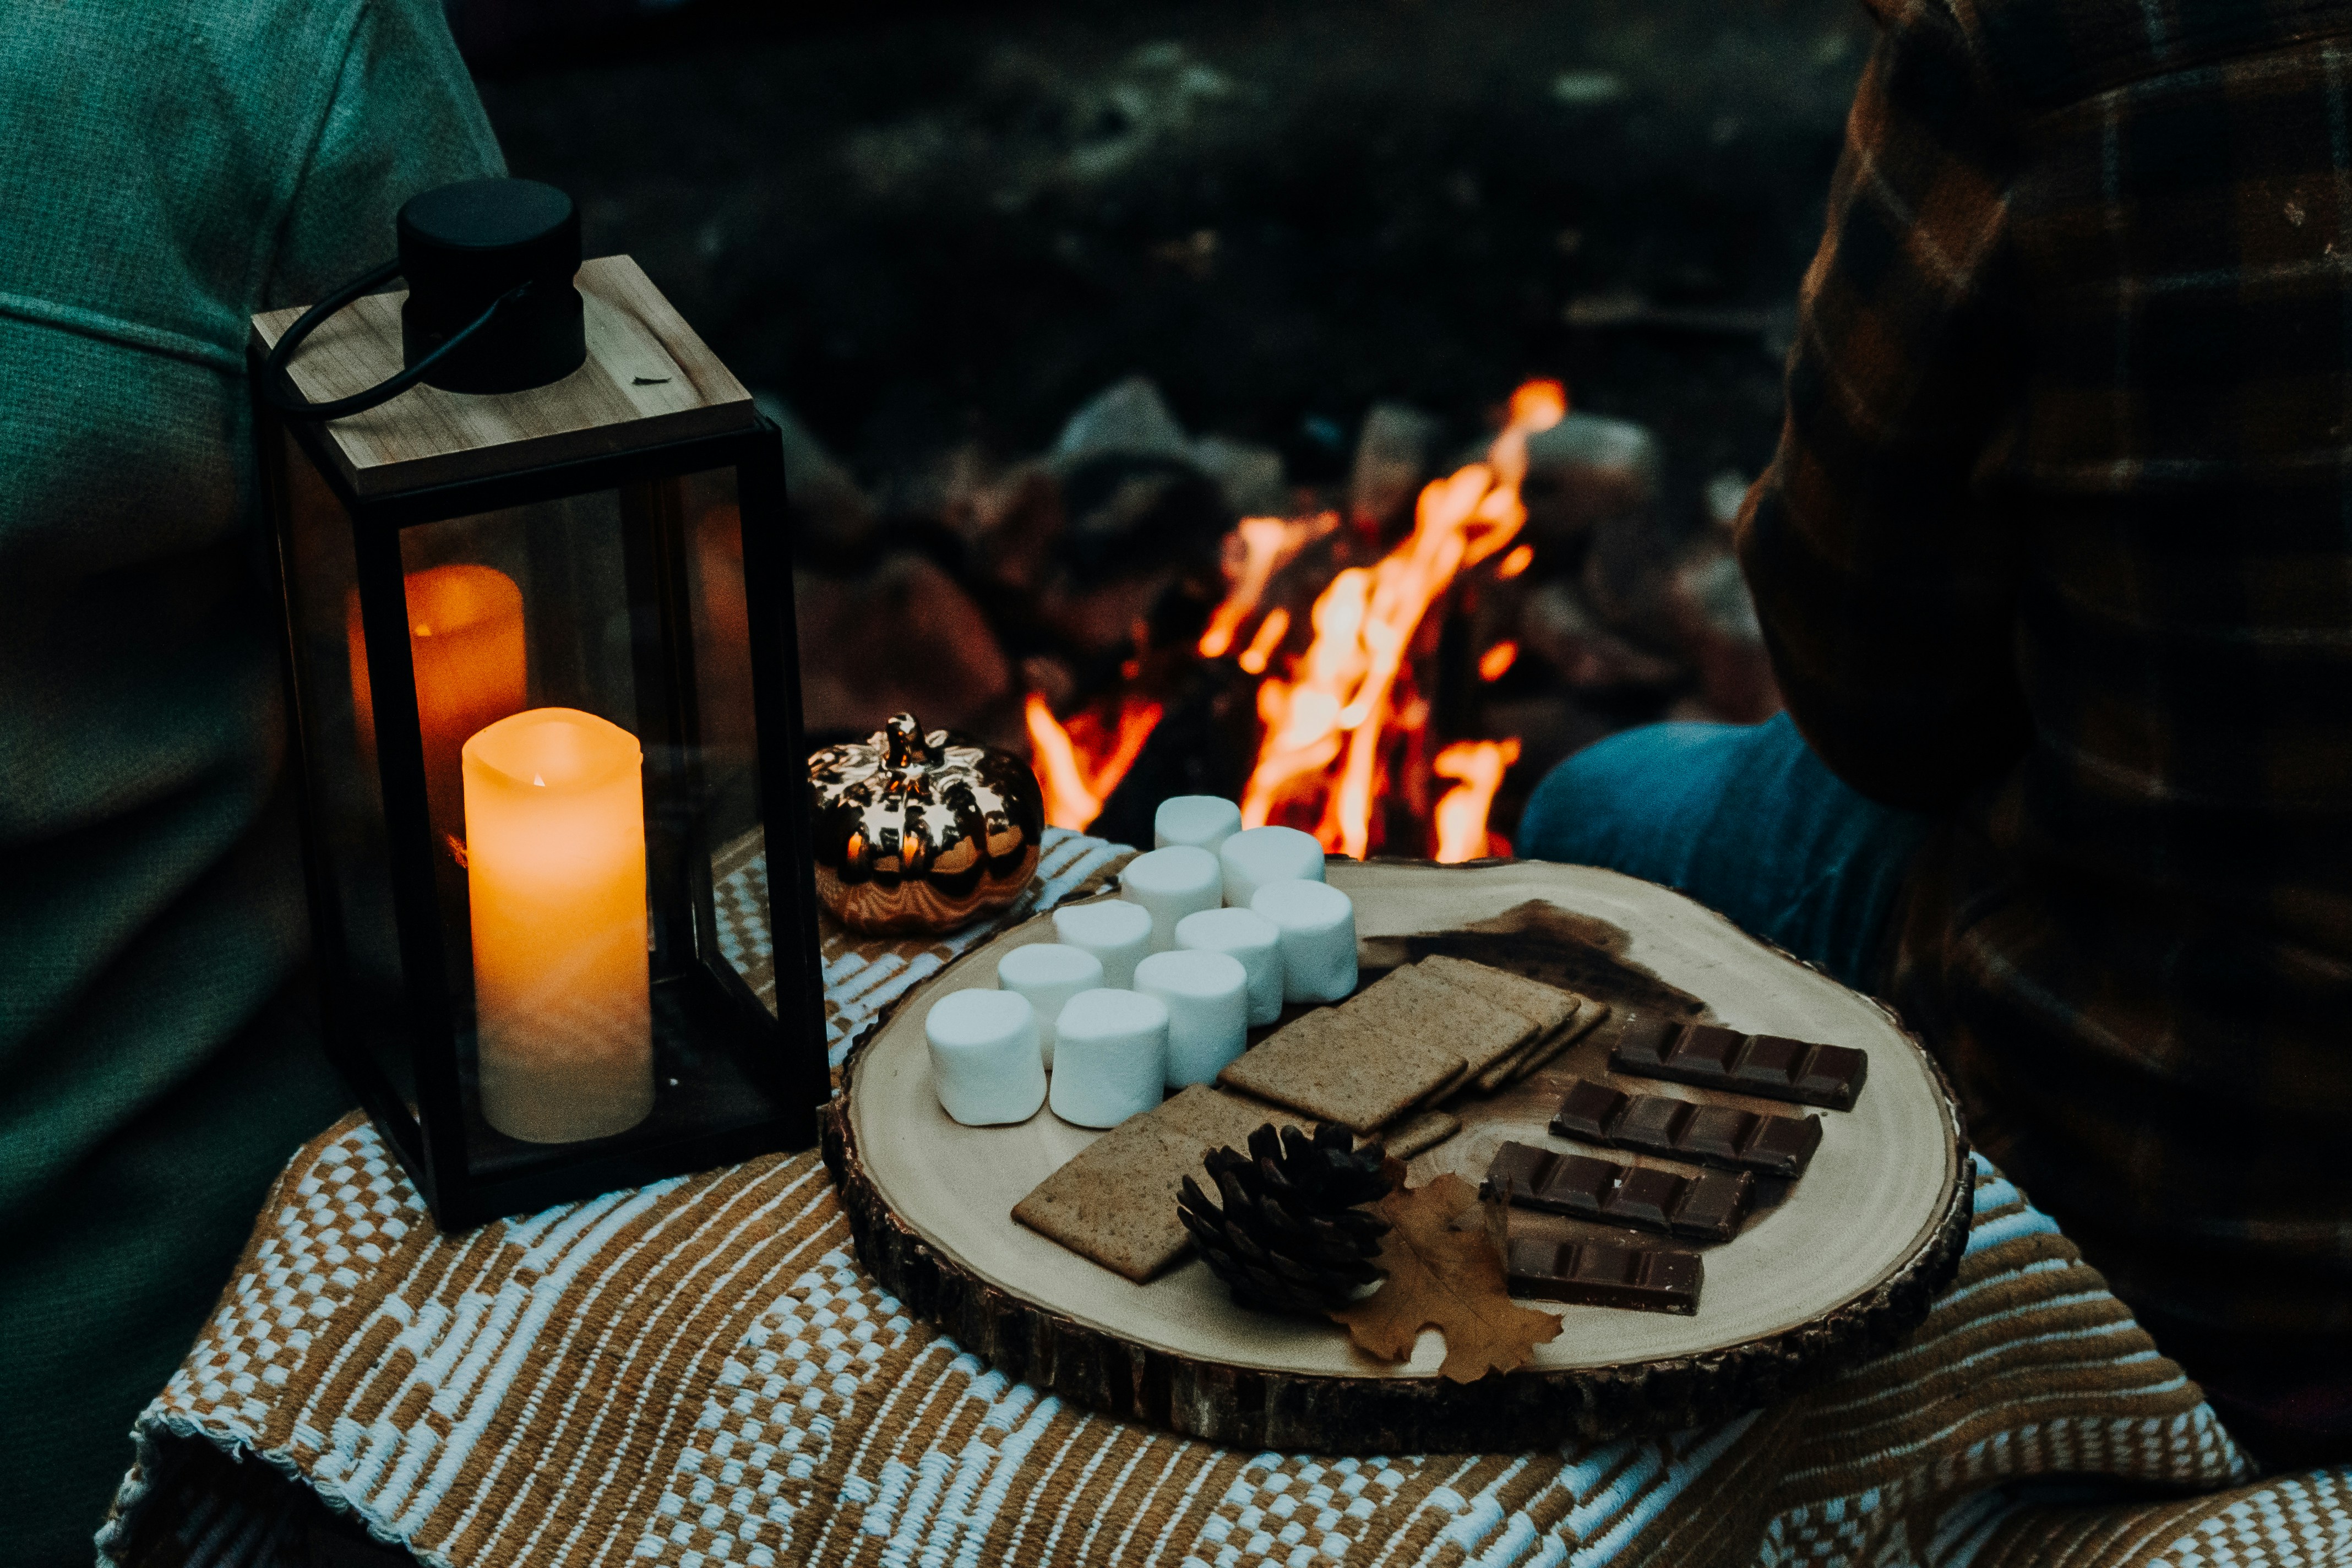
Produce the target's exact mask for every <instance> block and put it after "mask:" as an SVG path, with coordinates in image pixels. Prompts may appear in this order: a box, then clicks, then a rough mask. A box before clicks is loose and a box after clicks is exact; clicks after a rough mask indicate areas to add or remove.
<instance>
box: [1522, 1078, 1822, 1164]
mask: <svg viewBox="0 0 2352 1568" xmlns="http://www.w3.org/2000/svg"><path fill="white" fill-rule="evenodd" d="M1551 1130H1552V1131H1554V1132H1557V1133H1559V1135H1560V1136H1561V1137H1563V1138H1581V1139H1582V1140H1584V1142H1588V1143H1604V1144H1607V1145H1609V1146H1610V1147H1612V1148H1617V1149H1638V1150H1640V1151H1641V1152H1643V1153H1644V1154H1663V1155H1664V1156H1665V1157H1666V1158H1668V1159H1670V1160H1689V1161H1692V1162H1694V1163H1697V1164H1701V1165H1715V1166H1719V1167H1720V1168H1722V1169H1724V1170H1727V1171H1757V1172H1760V1173H1763V1174H1765V1175H1767V1176H1801V1175H1803V1174H1804V1173H1805V1162H1807V1161H1808V1160H1811V1158H1812V1157H1813V1151H1814V1150H1815V1149H1817V1148H1819V1147H1820V1146H1821V1142H1822V1119H1821V1118H1820V1117H1818V1116H1770V1115H1766V1114H1764V1113H1761V1112H1759V1111H1754V1110H1740V1109H1739V1108H1738V1106H1736V1105H1694V1104H1692V1103H1691V1102H1690V1101H1689V1100H1675V1099H1672V1098H1670V1097H1668V1096H1666V1095H1663V1094H1622V1093H1620V1092H1619V1091H1617V1090H1616V1089H1612V1088H1610V1087H1609V1086H1608V1085H1607V1084H1605V1083H1595V1082H1593V1081H1592V1080H1591V1079H1586V1078H1580V1079H1577V1080H1576V1083H1575V1085H1574V1086H1573V1087H1572V1088H1570V1089H1569V1091H1568V1094H1567V1096H1566V1098H1564V1099H1563V1100H1560V1102H1559V1110H1558V1111H1557V1112H1556V1113H1555V1114H1554V1115H1553V1117H1552V1119H1551Z"/></svg>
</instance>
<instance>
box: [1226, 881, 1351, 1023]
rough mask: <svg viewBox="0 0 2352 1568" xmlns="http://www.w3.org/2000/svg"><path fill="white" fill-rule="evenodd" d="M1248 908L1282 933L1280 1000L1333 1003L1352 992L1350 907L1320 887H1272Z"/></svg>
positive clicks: (1348, 901)
mask: <svg viewBox="0 0 2352 1568" xmlns="http://www.w3.org/2000/svg"><path fill="white" fill-rule="evenodd" d="M1250 908H1251V909H1252V910H1255V911H1256V912H1257V913H1259V914H1262V915H1264V916H1265V918H1266V919H1268V920H1270V921H1273V922H1274V923H1275V925H1276V927H1277V928H1278V929H1279V930H1280V931H1281V932H1282V999H1283V1000H1284V1001H1286V1002H1337V1001H1339V999H1340V998H1341V997H1344V996H1346V995H1347V994H1349V993H1350V992H1352V991H1354V990H1355V988H1356V905H1355V900H1351V899H1350V898H1349V897H1348V895H1347V894H1345V893H1343V892H1341V891H1340V890H1339V889H1337V888H1332V887H1327V886H1325V885H1324V884H1323V883H1321V882H1275V883H1272V884H1269V885H1268V886H1266V887H1264V888H1260V889H1258V893H1257V897H1256V898H1255V899H1252V900H1250Z"/></svg>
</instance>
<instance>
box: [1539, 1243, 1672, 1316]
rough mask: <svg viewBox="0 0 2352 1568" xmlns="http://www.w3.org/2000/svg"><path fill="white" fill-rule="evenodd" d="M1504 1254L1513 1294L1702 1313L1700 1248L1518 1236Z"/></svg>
mask: <svg viewBox="0 0 2352 1568" xmlns="http://www.w3.org/2000/svg"><path fill="white" fill-rule="evenodd" d="M1504 1256H1505V1259H1506V1264H1505V1268H1506V1271H1507V1273H1508V1274H1509V1276H1510V1289H1511V1294H1512V1295H1514V1296H1540V1297H1542V1298H1544V1299H1545V1300H1551V1301H1570V1302H1574V1303H1575V1304H1577V1305H1579V1306H1584V1307H1629V1308H1631V1309H1633V1310H1634V1311H1637V1312H1675V1313H1679V1314H1681V1315H1682V1316H1683V1317H1685V1318H1687V1317H1690V1316H1692V1315H1694V1314H1695V1313H1696V1312H1697V1311H1698V1292H1699V1287H1700V1285H1701V1284H1702V1283H1704V1282H1705V1279H1706V1271H1705V1268H1704V1266H1703V1265H1702V1264H1701V1263H1700V1262H1699V1257H1698V1254H1697V1253H1696V1252H1662V1251H1654V1250H1651V1249H1649V1248H1645V1247H1612V1246H1611V1245H1610V1244H1609V1243H1607V1242H1605V1241H1561V1240H1559V1239H1557V1238H1555V1237H1533V1236H1514V1237H1511V1238H1510V1242H1509V1245H1508V1246H1507V1247H1505V1249H1504Z"/></svg>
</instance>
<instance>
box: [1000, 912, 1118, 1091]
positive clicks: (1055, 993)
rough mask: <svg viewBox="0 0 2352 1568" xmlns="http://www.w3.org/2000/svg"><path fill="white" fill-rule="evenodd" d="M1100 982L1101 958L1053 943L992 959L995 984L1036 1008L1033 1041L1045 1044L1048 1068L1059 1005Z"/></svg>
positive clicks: (1034, 943)
mask: <svg viewBox="0 0 2352 1568" xmlns="http://www.w3.org/2000/svg"><path fill="white" fill-rule="evenodd" d="M1102 983H1103V966H1102V960H1101V959H1099V958H1097V957H1096V956H1095V955H1094V954H1093V953H1091V952H1087V951H1086V950H1085V949H1084V948H1079V947H1065V946H1063V945H1062V944H1061V943H1060V942H1031V943H1030V944H1029V945H1028V946H1026V947H1016V948H1014V949H1013V951H1012V952H1008V953H1006V954H1005V955H1004V956H1003V958H1000V959H998V960H997V961H996V984H997V985H998V987H999V988H1000V989H1002V990H1005V991H1017V992H1019V993H1020V994H1022V995H1024V996H1026V997H1028V998H1029V1005H1030V1006H1032V1007H1034V1008H1035V1009H1036V1010H1037V1043H1038V1044H1039V1045H1040V1046H1042V1047H1045V1066H1046V1067H1047V1068H1048V1069H1050V1068H1052V1067H1053V1065H1054V1020H1055V1019H1056V1018H1058V1017H1060V1016H1062V1007H1063V1005H1064V1004H1066V1002H1068V1001H1069V999H1070V998H1071V997H1073V996H1076V994H1078V993H1079V992H1081V991H1092V990H1094V989H1095V988H1097V986H1099V985H1101V984H1102Z"/></svg>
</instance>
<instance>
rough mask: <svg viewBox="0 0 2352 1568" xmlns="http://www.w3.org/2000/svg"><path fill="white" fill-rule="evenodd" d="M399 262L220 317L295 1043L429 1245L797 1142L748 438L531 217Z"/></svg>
mask: <svg viewBox="0 0 2352 1568" xmlns="http://www.w3.org/2000/svg"><path fill="white" fill-rule="evenodd" d="M398 238H399V249H400V254H399V258H398V259H397V260H396V261H394V262H388V263H386V264H385V265H384V266H383V267H381V268H377V269H376V270H375V271H373V272H372V273H370V274H369V275H368V276H367V277H365V278H362V279H357V280H355V281H354V282H353V283H352V285H351V286H349V287H347V288H345V289H340V290H338V291H337V292H336V293H335V294H333V295H331V296H330V298H329V299H328V300H324V301H322V302H321V303H320V305H319V306H316V307H313V308H312V309H311V310H309V311H308V312H301V311H292V310H288V311H278V312H275V313H271V314H265V315H260V316H256V317H255V318H254V320H253V339H252V347H251V359H252V363H253V366H254V385H255V392H256V397H255V405H256V432H257V440H258V443H259V456H260V459H261V463H260V467H261V471H262V475H263V479H264V483H265V487H266V493H267V499H268V508H269V512H270V517H271V522H272V525H273V529H274V532H275V536H276V542H277V553H278V567H279V574H280V582H281V585H282V588H283V594H284V603H285V622H286V649H287V676H288V683H289V706H290V710H291V715H292V721H293V731H294V745H295V751H296V753H297V757H298V759H299V775H300V786H301V795H302V806H303V830H304V847H305V855H306V860H307V872H308V879H309V891H310V919H311V928H312V934H313V942H314V952H315V967H316V969H317V972H318V975H319V979H320V990H321V999H322V1005H323V1015H324V1016H323V1026H324V1033H325V1037H326V1040H327V1043H328V1047H329V1048H330V1050H331V1052H332V1053H333V1056H334V1058H335V1059H336V1061H337V1063H338V1065H339V1066H340V1067H341V1068H342V1069H343V1071H344V1073H345V1074H346V1076H347V1077H348V1078H349V1079H350V1080H351V1081H352V1085H353V1087H354V1088H355V1089H356V1090H357V1092H358V1094H359V1097H360V1100H361V1102H362V1104H363V1105H364V1106H365V1107H366V1109H367V1110H368V1113H369V1114H370V1115H371V1116H372V1117H373V1119H374V1121H375V1122H376V1125H377V1127H378V1128H379V1129H380V1130H381V1131H382V1132H383V1135H384V1138H385V1140H386V1142H389V1143H390V1144H391V1145H392V1147H393V1148H394V1150H396V1151H397V1152H398V1154H399V1157H400V1159H401V1161H402V1163H404V1165H405V1166H406V1167H407V1169H408V1172H409V1174H410V1175H411V1177H412V1178H413V1179H414V1180H415V1184H416V1186H417V1189H418V1190H419V1191H420V1192H421V1193H422V1194H424V1195H425V1198H426V1200H427V1202H428V1203H430V1205H432V1208H433V1212H434V1215H435V1216H436V1219H437V1220H438V1221H439V1222H440V1224H441V1225H442V1226H444V1227H446V1228H461V1227H464V1226H471V1225H476V1224H479V1223H481V1222H482V1221H485V1220H488V1219H491V1218H494V1217H497V1216H499V1215H509V1214H516V1213H520V1212H524V1211H529V1210H533V1209H538V1208H542V1207H545V1206H547V1205H551V1204H555V1203H561V1202H565V1201H569V1200H572V1199H576V1198H580V1197H584V1196H588V1195H592V1194H597V1193H601V1192H604V1191H608V1190H610V1189H612V1188H614V1187H619V1186H625V1185H635V1184H641V1183H644V1182H646V1181H650V1180H653V1179H656V1178H658V1177H662V1176H668V1175H675V1174H678V1173H683V1172H688V1171H693V1170H699V1169H703V1168H707V1167H709V1166H712V1165H716V1164H720V1163H729V1162H733V1161H738V1160H741V1159H744V1158H747V1157H749V1156H751V1155H753V1154H757V1153H761V1152H767V1151H771V1150H774V1149H778V1148H787V1147H804V1146H806V1145H808V1144H809V1143H812V1142H814V1139H815V1111H816V1108H817V1106H818V1104H819V1103H820V1102H821V1101H822V1100H824V1097H825V1094H826V1092H827V1072H826V1064H825V1055H824V1022H823V1013H822V992H821V989H820V979H819V973H818V968H817V937H816V914H815V905H814V895H813V883H812V879H811V874H810V869H809V868H810V858H809V849H808V813H807V811H806V809H805V806H804V804H803V796H804V794H805V791H806V788H807V784H806V773H805V760H804V756H803V746H802V743H801V728H800V706H799V704H800V698H799V677H798V670H797V661H796V658H795V656H794V648H795V644H794V640H793V607H792V577H791V566H790V562H789V560H788V557H787V552H786V542H785V533H784V529H785V521H784V493H783V475H782V448H781V445H780V441H779V437H778V435H777V432H776V429H775V427H774V426H772V425H771V424H769V423H768V422H767V421H765V420H764V419H763V418H761V416H760V415H759V413H758V411H757V410H756V409H755V408H754V406H753V405H752V402H751V397H750V395H748V394H747V393H746V392H745V391H744V389H743V387H742V386H741V385H740V384H739V383H738V382H737V381H736V380H735V378H734V377H733V376H732V375H730V374H729V373H728V371H727V369H726V367H725V366H723V365H721V364H720V363H719V362H718V360H717V359H716V358H714V357H713V356H712V355H711V353H710V352H709V349H707V348H706V347H705V346H704V345H703V343H702V342H701V340H700V339H698V337H696V336H695V334H694V332H693V331H691V330H689V329H688V327H687V325H686V323H685V322H684V321H681V320H679V318H678V316H677V313H676V312H675V311H674V310H672V309H671V308H670V306H669V304H668V303H667V301H666V300H664V299H663V298H662V296H661V295H660V293H659V292H658V291H656V289H655V288H654V287H653V285H652V284H651V283H650V282H649V281H647V279H646V276H645V274H644V273H643V272H641V271H639V270H638V268H636V266H635V264H634V263H632V262H631V261H630V260H629V259H628V258H626V257H606V258H601V259H598V260H594V261H590V262H588V263H586V264H585V265H584V266H583V265H582V264H581V260H580V238H579V222H578V217H577V216H576V213H575V211H574V209H573V207H572V203H571V201H570V198H568V197H567V196H565V195H563V193H562V192H560V191H557V190H554V189H553V188H552V187H550V186H546V185H540V184H533V183H531V182H527V181H519V180H485V181H475V182H470V183H468V184H464V185H456V186H449V187H445V188H444V189H442V190H439V191H435V192H429V193H427V194H425V195H422V196H419V197H417V198H416V199H415V200H414V201H412V202H411V203H409V204H408V205H407V206H406V207H404V209H403V210H402V212H401V215H400V219H399V224H398ZM402 274H404V275H405V277H406V279H407V282H408V292H407V293H406V295H405V296H404V295H402V294H400V293H397V292H375V293H369V292H367V291H366V290H368V289H372V288H378V287H380V286H381V285H382V284H383V283H386V282H389V281H390V280H391V279H393V278H394V276H397V275H402ZM305 340H307V342H306V341H305Z"/></svg>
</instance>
